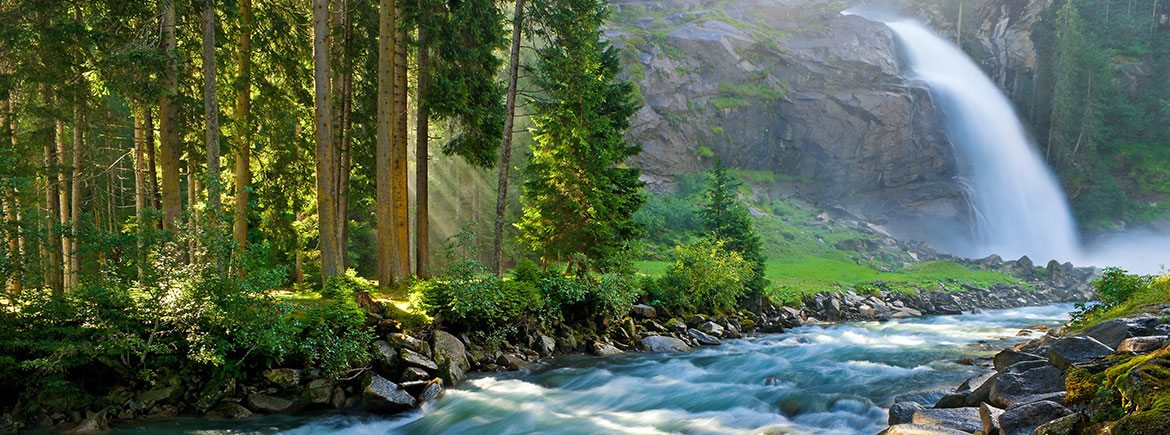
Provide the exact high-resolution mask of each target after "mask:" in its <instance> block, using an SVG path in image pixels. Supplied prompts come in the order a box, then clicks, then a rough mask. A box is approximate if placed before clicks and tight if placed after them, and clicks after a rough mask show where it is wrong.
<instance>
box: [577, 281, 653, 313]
mask: <svg viewBox="0 0 1170 435" xmlns="http://www.w3.org/2000/svg"><path fill="white" fill-rule="evenodd" d="M596 278H597V281H596V282H594V283H591V285H590V286H589V292H588V298H587V300H588V301H589V307H590V310H591V312H592V313H593V315H594V316H597V317H602V318H609V319H617V318H620V317H621V316H623V315H625V314H626V313H628V312H630V307H631V306H633V305H634V301H636V300H638V298H639V297H641V296H642V288H641V287H640V286H639V285H638V283H637V282H636V281H635V279H634V276H633V275H628V274H618V273H606V274H601V275H598V276H597V277H596Z"/></svg>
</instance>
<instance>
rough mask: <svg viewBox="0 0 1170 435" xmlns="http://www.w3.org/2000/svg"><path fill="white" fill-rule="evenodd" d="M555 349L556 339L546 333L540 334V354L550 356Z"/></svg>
mask: <svg viewBox="0 0 1170 435" xmlns="http://www.w3.org/2000/svg"><path fill="white" fill-rule="evenodd" d="M556 350H557V341H556V340H554V339H553V338H552V337H549V336H547V335H542V336H540V354H541V355H544V356H552V354H553V353H554V352H556Z"/></svg>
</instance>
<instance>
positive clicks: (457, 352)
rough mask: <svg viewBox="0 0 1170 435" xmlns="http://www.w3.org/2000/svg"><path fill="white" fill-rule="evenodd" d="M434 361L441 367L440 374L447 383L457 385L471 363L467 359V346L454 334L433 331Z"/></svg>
mask: <svg viewBox="0 0 1170 435" xmlns="http://www.w3.org/2000/svg"><path fill="white" fill-rule="evenodd" d="M432 347H433V348H434V350H435V361H436V362H437V363H438V364H439V365H440V366H441V367H442V368H443V370H441V373H440V376H441V377H442V378H443V380H445V381H447V384H448V385H458V384H459V381H462V380H463V378H464V377H466V376H467V370H469V369H471V363H470V362H468V361H467V348H466V347H464V346H463V342H461V341H459V339H458V338H455V336H454V335H451V334H448V333H446V332H444V331H435V333H434V346H432Z"/></svg>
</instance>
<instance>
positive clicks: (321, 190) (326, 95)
mask: <svg viewBox="0 0 1170 435" xmlns="http://www.w3.org/2000/svg"><path fill="white" fill-rule="evenodd" d="M329 54H330V51H329V0H313V89H314V93H315V95H314V104H315V105H316V119H315V124H316V129H317V131H316V132H315V133H316V134H315V139H316V148H317V214H318V227H319V232H320V245H321V279H322V284H324V282H326V281H328V279H329V278H331V277H334V276H337V275H339V274H341V273H342V270H341V264H342V261H341V246H340V245H341V244H340V241H339V240H338V235H339V232H338V231H337V229H338V224H337V186H336V184H335V180H336V179H337V178H336V174H337V171H338V164H337V163H338V161H337V152H336V150H335V149H334V147H333V132H332V128H331V127H332V120H333V115H332V107H331V106H332V99H331V98H330V92H329V78H330V73H329Z"/></svg>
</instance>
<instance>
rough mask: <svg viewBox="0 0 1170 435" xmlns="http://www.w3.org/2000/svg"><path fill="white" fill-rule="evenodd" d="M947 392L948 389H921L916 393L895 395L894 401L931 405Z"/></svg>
mask: <svg viewBox="0 0 1170 435" xmlns="http://www.w3.org/2000/svg"><path fill="white" fill-rule="evenodd" d="M946 394H947V392H946V391H919V392H915V393H906V394H899V395H897V396H894V403H907V402H908V403H917V404H919V405H922V406H931V405H934V404H935V403H937V402H938V399H941V398H942V397H943V396H945V395H946Z"/></svg>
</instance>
